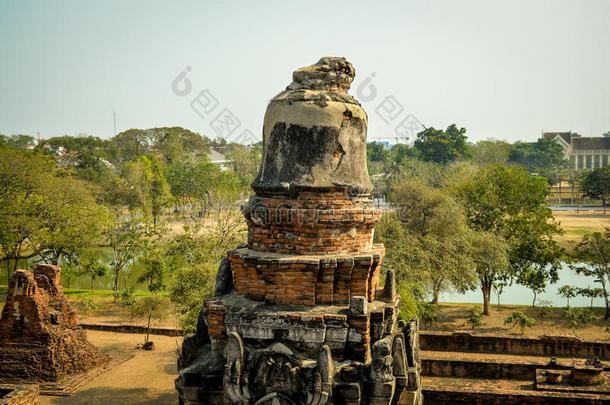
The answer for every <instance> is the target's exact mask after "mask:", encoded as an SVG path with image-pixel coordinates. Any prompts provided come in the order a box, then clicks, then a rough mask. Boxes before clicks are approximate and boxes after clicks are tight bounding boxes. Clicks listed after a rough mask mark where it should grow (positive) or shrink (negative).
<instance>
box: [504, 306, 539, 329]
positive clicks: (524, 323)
mask: <svg viewBox="0 0 610 405" xmlns="http://www.w3.org/2000/svg"><path fill="white" fill-rule="evenodd" d="M504 324H505V325H506V324H512V325H513V328H514V327H515V326H519V328H520V329H521V334H522V335H523V332H525V328H528V327H531V326H534V325H535V324H536V322H534V320H533V319H532V318H529V317H528V316H527V315H525V314H524V313H523V312H521V311H515V312H513V313H512V314H510V316H507V317H506V318H505V319H504Z"/></svg>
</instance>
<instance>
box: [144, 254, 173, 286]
mask: <svg viewBox="0 0 610 405" xmlns="http://www.w3.org/2000/svg"><path fill="white" fill-rule="evenodd" d="M164 253H165V252H163V251H162V250H161V249H160V248H158V247H156V246H149V247H147V248H145V249H144V252H143V254H142V256H141V257H140V259H139V260H140V263H141V264H142V267H143V268H144V271H143V272H142V274H141V275H140V277H139V278H138V283H146V287H147V288H148V291H150V292H152V293H156V292H158V291H161V290H163V289H164V288H165V276H166V274H167V273H168V272H169V267H170V266H169V263H168V260H167V258H166V256H165V254H164Z"/></svg>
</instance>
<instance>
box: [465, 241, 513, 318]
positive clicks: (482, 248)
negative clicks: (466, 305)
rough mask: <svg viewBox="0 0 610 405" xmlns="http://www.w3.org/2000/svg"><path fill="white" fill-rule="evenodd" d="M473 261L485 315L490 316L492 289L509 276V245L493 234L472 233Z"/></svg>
mask: <svg viewBox="0 0 610 405" xmlns="http://www.w3.org/2000/svg"><path fill="white" fill-rule="evenodd" d="M471 246H472V253H471V254H472V259H473V261H474V266H475V269H476V271H477V274H478V276H479V281H480V286H481V292H482V293H483V315H489V306H490V302H491V289H492V288H493V286H494V284H495V283H497V282H498V281H499V280H500V279H502V278H506V277H507V276H508V275H509V267H510V263H509V261H508V252H507V250H508V245H507V244H506V241H505V240H504V238H503V237H502V236H500V235H496V234H494V233H491V232H485V231H471Z"/></svg>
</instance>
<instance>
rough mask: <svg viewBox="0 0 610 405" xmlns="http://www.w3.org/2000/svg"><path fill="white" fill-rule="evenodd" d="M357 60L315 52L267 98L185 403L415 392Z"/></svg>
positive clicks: (414, 350) (398, 397) (349, 398)
mask: <svg viewBox="0 0 610 405" xmlns="http://www.w3.org/2000/svg"><path fill="white" fill-rule="evenodd" d="M354 75H355V73H354V68H353V66H352V65H351V63H349V62H348V61H346V60H345V59H344V58H322V59H320V61H319V62H318V63H316V64H315V65H312V66H308V67H305V68H302V69H299V70H297V71H296V72H294V74H293V83H292V84H290V85H289V86H288V88H287V89H286V90H285V91H284V92H282V93H280V94H279V95H277V96H276V97H275V98H273V99H272V100H271V102H270V103H269V106H268V107H267V111H266V113H265V120H264V125H263V156H262V163H261V167H260V170H259V173H258V176H257V178H256V179H255V180H254V182H253V183H252V189H253V190H254V192H255V195H254V196H252V197H251V198H250V200H249V202H248V204H246V205H245V206H243V207H242V211H243V214H244V216H245V218H246V222H247V224H248V243H247V245H245V246H241V247H239V248H237V249H235V250H233V251H231V252H229V253H228V254H227V257H226V258H225V259H224V260H223V262H222V263H221V265H220V268H219V271H218V276H217V280H216V294H215V297H214V298H211V299H208V300H206V301H205V302H204V305H203V308H202V310H201V313H200V317H199V321H198V325H197V333H196V334H194V335H189V336H187V337H186V338H185V340H184V344H183V347H182V352H181V357H180V358H179V360H178V369H179V370H180V376H179V377H178V379H177V380H176V389H177V390H178V393H179V397H180V402H181V404H188V405H203V404H207V405H214V404H240V405H246V404H257V405H266V404H268V405H271V404H274V405H276V404H277V405H296V404H303V405H305V404H306V405H325V404H348V405H351V404H354V405H355V404H359V405H360V404H362V405H369V404H370V405H390V404H411V405H415V404H421V403H422V396H421V388H420V378H419V375H420V361H419V346H418V344H419V343H418V342H419V340H418V323H417V319H414V320H412V321H410V322H408V323H405V322H402V321H401V322H397V318H398V307H399V305H400V297H399V296H398V295H397V294H396V289H395V279H394V274H393V272H392V271H388V272H387V275H386V282H385V286H384V288H383V289H381V288H380V286H379V280H380V276H381V264H382V262H383V258H384V255H385V248H384V246H383V245H376V244H373V232H374V228H375V225H376V224H377V222H378V221H379V219H380V213H379V211H378V210H376V209H375V207H374V205H373V201H372V199H371V198H370V193H371V190H372V184H371V181H370V178H369V175H368V171H367V166H366V130H367V115H366V112H365V111H364V110H363V109H362V107H361V106H360V104H359V103H358V102H357V101H356V100H355V99H354V98H353V97H352V96H350V95H349V94H348V92H347V90H348V89H349V86H350V83H351V82H352V80H353V78H354Z"/></svg>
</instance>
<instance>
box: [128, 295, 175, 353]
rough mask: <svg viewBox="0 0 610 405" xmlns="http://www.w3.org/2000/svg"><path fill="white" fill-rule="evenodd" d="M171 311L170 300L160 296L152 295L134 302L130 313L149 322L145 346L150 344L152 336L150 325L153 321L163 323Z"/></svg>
mask: <svg viewBox="0 0 610 405" xmlns="http://www.w3.org/2000/svg"><path fill="white" fill-rule="evenodd" d="M169 309H170V305H169V300H168V299H167V297H162V296H159V295H150V296H147V297H142V298H140V299H138V300H136V301H135V302H134V304H133V305H132V306H131V308H130V311H131V314H132V316H134V317H136V318H143V319H145V320H146V321H147V323H146V338H145V339H144V344H145V345H146V344H148V342H149V336H150V323H151V321H152V320H157V321H161V320H163V319H164V318H165V317H166V316H167V314H168V312H169Z"/></svg>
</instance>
